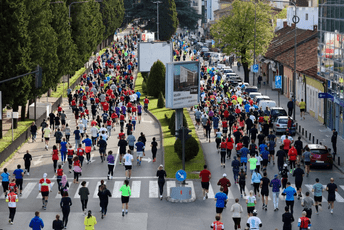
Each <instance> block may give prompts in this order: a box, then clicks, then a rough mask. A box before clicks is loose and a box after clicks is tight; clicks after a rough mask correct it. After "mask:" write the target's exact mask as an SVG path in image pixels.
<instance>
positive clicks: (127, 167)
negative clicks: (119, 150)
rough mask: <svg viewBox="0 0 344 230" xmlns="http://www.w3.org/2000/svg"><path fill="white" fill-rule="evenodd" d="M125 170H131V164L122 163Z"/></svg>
mask: <svg viewBox="0 0 344 230" xmlns="http://www.w3.org/2000/svg"><path fill="white" fill-rule="evenodd" d="M124 167H125V170H131V168H132V166H131V165H124Z"/></svg>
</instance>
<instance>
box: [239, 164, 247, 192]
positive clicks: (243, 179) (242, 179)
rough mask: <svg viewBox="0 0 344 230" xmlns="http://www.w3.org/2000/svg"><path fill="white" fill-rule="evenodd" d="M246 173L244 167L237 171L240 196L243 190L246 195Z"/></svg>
mask: <svg viewBox="0 0 344 230" xmlns="http://www.w3.org/2000/svg"><path fill="white" fill-rule="evenodd" d="M246 176H247V175H246V173H245V172H244V169H241V171H240V173H239V187H240V194H241V195H240V196H241V198H242V197H243V196H242V193H243V192H244V196H245V197H246V192H245V186H246Z"/></svg>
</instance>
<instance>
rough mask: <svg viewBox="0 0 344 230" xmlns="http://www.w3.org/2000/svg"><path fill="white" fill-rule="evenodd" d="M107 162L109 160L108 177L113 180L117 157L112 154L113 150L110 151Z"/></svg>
mask: <svg viewBox="0 0 344 230" xmlns="http://www.w3.org/2000/svg"><path fill="white" fill-rule="evenodd" d="M108 154H109V155H108V157H107V162H108V175H107V179H108V180H110V179H111V180H112V178H113V168H114V166H115V157H114V156H113V155H112V151H109V152H108Z"/></svg>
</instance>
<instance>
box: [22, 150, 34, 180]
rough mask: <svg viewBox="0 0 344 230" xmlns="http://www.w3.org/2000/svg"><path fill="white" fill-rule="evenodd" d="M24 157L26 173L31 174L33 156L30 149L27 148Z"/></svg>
mask: <svg viewBox="0 0 344 230" xmlns="http://www.w3.org/2000/svg"><path fill="white" fill-rule="evenodd" d="M23 159H24V165H25V171H24V174H25V173H26V175H30V166H31V161H32V156H31V154H30V153H29V150H26V153H25V155H24V157H23Z"/></svg>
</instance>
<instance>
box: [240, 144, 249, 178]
mask: <svg viewBox="0 0 344 230" xmlns="http://www.w3.org/2000/svg"><path fill="white" fill-rule="evenodd" d="M249 153H250V151H249V150H248V148H246V147H242V148H241V149H240V162H241V166H244V165H245V172H246V171H247V155H248V154H249Z"/></svg>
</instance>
